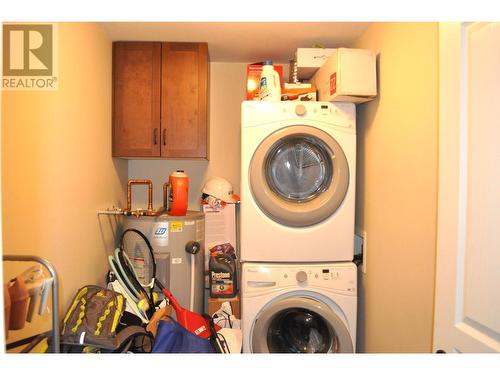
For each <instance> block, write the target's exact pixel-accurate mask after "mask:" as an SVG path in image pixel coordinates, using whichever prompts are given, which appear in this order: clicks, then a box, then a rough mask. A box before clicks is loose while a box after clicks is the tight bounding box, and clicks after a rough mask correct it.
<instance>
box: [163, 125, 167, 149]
mask: <svg viewBox="0 0 500 375" xmlns="http://www.w3.org/2000/svg"><path fill="white" fill-rule="evenodd" d="M166 145H167V129H163V146H166Z"/></svg>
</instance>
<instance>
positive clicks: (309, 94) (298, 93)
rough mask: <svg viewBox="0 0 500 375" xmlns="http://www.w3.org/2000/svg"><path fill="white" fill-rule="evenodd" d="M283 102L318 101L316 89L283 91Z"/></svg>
mask: <svg viewBox="0 0 500 375" xmlns="http://www.w3.org/2000/svg"><path fill="white" fill-rule="evenodd" d="M281 100H291V101H295V100H297V101H314V102H315V101H316V100H317V95H316V87H308V88H297V89H286V88H285V89H282V90H281Z"/></svg>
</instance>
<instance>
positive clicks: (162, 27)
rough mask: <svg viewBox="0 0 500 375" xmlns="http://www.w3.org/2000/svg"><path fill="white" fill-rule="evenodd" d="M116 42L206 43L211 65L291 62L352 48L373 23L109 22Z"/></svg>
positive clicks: (107, 26)
mask: <svg viewBox="0 0 500 375" xmlns="http://www.w3.org/2000/svg"><path fill="white" fill-rule="evenodd" d="M101 25H102V27H103V28H104V29H105V30H106V31H107V32H108V34H109V36H110V38H111V40H113V41H115V40H141V41H153V40H154V41H169V42H207V43H208V50H209V54H210V61H213V62H246V63H248V62H256V61H262V60H265V59H271V60H273V61H274V62H278V63H288V61H289V60H290V59H291V58H292V57H293V54H294V51H295V50H296V49H297V48H298V47H312V46H313V45H314V44H319V45H321V46H323V47H349V45H350V44H351V43H352V42H353V41H354V40H355V39H356V38H357V37H359V36H360V35H361V34H362V33H363V32H364V31H365V30H366V29H367V27H368V26H369V25H370V23H368V22H105V23H102V24H101Z"/></svg>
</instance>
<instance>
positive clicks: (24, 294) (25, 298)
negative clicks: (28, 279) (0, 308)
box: [9, 277, 30, 330]
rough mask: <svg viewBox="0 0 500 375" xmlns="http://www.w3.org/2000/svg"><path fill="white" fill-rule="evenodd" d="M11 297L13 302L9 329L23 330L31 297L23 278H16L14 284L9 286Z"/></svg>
mask: <svg viewBox="0 0 500 375" xmlns="http://www.w3.org/2000/svg"><path fill="white" fill-rule="evenodd" d="M9 295H10V301H11V306H10V322H9V328H10V329H12V330H15V329H23V328H24V325H25V323H26V314H27V312H28V302H29V297H30V295H29V293H28V289H27V288H26V284H25V283H24V281H23V279H22V278H20V277H16V279H15V281H14V283H13V284H12V285H11V286H9Z"/></svg>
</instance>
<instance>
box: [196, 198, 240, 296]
mask: <svg viewBox="0 0 500 375" xmlns="http://www.w3.org/2000/svg"><path fill="white" fill-rule="evenodd" d="M202 211H203V213H204V214H205V272H207V273H208V260H209V259H210V251H209V250H210V248H211V247H212V246H215V245H220V244H223V243H230V244H231V245H232V246H233V248H234V251H235V252H236V256H237V257H238V258H239V252H238V250H239V249H238V248H237V243H236V204H235V203H228V204H227V205H226V206H225V207H224V208H223V209H220V210H217V209H214V208H212V207H210V206H209V205H208V204H204V205H202ZM206 285H207V287H208V284H206Z"/></svg>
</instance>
